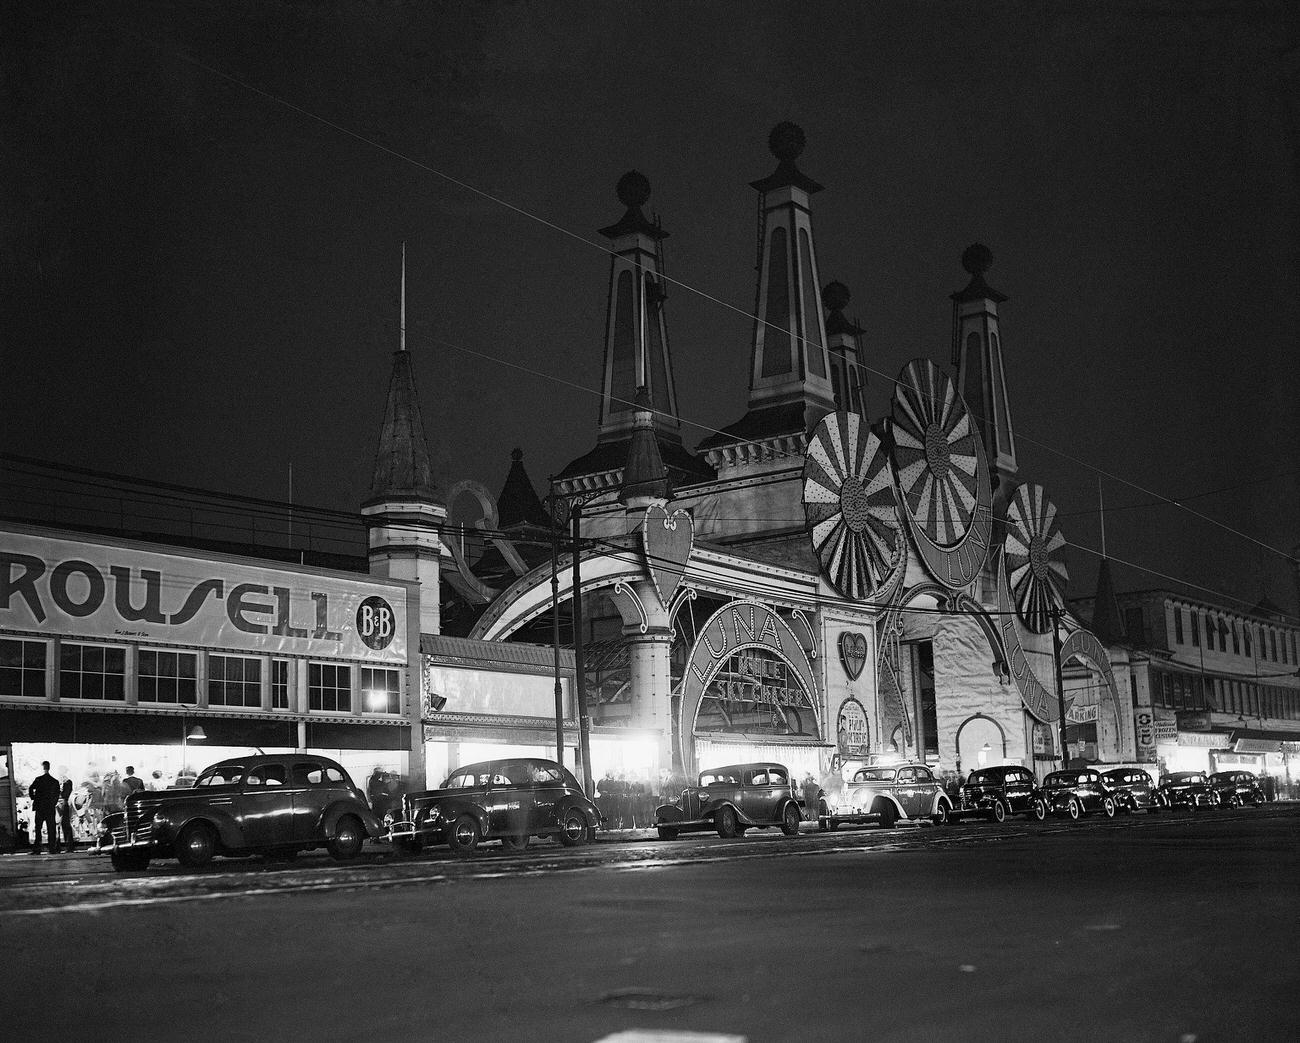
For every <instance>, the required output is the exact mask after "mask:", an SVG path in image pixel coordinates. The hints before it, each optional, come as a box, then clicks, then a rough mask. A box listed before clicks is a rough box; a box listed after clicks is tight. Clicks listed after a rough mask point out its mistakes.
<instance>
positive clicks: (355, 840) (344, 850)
mask: <svg viewBox="0 0 1300 1043" xmlns="http://www.w3.org/2000/svg"><path fill="white" fill-rule="evenodd" d="M365 842H366V832H365V830H364V829H363V828H362V826H361V820H360V819H358V818H357V817H356V816H355V815H344V816H343V817H342V818H341V819H339V821H338V825H336V826H335V827H334V835H333V836H332V837H330V839H329V840H328V841H327V842H326V844H325V850H327V851H328V852H329V853H330V858H332V859H334V861H336V862H346V861H347V860H348V859H350V858H356V857H357V855H359V854H361V845H362V844H364V843H365Z"/></svg>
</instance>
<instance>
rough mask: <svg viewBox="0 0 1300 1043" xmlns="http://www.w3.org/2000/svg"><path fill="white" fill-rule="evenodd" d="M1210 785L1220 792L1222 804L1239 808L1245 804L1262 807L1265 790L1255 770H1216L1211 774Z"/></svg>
mask: <svg viewBox="0 0 1300 1043" xmlns="http://www.w3.org/2000/svg"><path fill="white" fill-rule="evenodd" d="M1210 785H1211V786H1212V787H1213V788H1214V791H1215V792H1216V793H1218V795H1219V803H1220V804H1228V805H1230V806H1232V807H1237V808H1239V807H1241V806H1242V805H1243V804H1254V805H1255V807H1260V806H1261V805H1262V804H1263V803H1264V790H1263V788H1262V787H1261V786H1260V784H1259V776H1257V775H1256V774H1255V773H1254V772H1253V771H1216V772H1215V773H1214V774H1213V775H1211V776H1210Z"/></svg>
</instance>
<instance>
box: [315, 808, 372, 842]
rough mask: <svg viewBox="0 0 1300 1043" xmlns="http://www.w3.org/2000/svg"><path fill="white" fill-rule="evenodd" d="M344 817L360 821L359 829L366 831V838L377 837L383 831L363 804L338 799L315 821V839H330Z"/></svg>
mask: <svg viewBox="0 0 1300 1043" xmlns="http://www.w3.org/2000/svg"><path fill="white" fill-rule="evenodd" d="M344 815H352V816H354V817H356V818H358V819H360V820H361V828H362V829H364V830H365V831H366V836H368V837H377V836H379V835H380V834H381V833H382V832H383V831H384V830H383V827H382V826H381V825H380V823H379V820H378V819H377V818H376V817H375V813H374V812H373V811H371V810H370V809H369V808H368V807H366V806H365V805H364V804H362V803H360V802H359V801H355V800H343V799H339V800H336V801H334V803H332V804H330V805H328V806H327V807H326V808H325V810H324V811H322V812H321V816H320V818H319V819H317V821H316V836H317V837H322V838H323V837H332V836H333V835H334V829H335V827H336V826H337V825H338V823H339V819H341V818H342V817H343V816H344Z"/></svg>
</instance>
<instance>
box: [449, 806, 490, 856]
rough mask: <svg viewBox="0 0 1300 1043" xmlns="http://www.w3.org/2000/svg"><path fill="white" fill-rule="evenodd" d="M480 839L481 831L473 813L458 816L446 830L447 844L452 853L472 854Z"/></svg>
mask: <svg viewBox="0 0 1300 1043" xmlns="http://www.w3.org/2000/svg"><path fill="white" fill-rule="evenodd" d="M482 839H483V831H482V830H481V829H479V826H478V819H476V818H475V817H474V816H473V815H461V816H459V817H458V818H457V819H456V821H455V822H453V823H452V824H451V829H449V830H448V831H447V846H448V847H449V848H451V853H452V854H453V855H469V854H472V853H473V851H474V849H475V848H476V847H478V842H479V841H480V840H482Z"/></svg>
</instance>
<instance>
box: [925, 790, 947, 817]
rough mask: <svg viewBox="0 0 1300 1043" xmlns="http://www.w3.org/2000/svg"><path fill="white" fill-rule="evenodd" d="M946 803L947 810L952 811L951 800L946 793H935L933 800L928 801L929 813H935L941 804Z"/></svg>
mask: <svg viewBox="0 0 1300 1043" xmlns="http://www.w3.org/2000/svg"><path fill="white" fill-rule="evenodd" d="M945 804H946V805H948V810H949V811H952V801H951V800H950V799H949V797H948V795H947V794H946V793H936V794H935V795H934V800H932V801H931V802H930V814H931V815H933V814H935V813H936V812H937V811H938V810H939V809H940V808H941V807H943V805H945Z"/></svg>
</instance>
